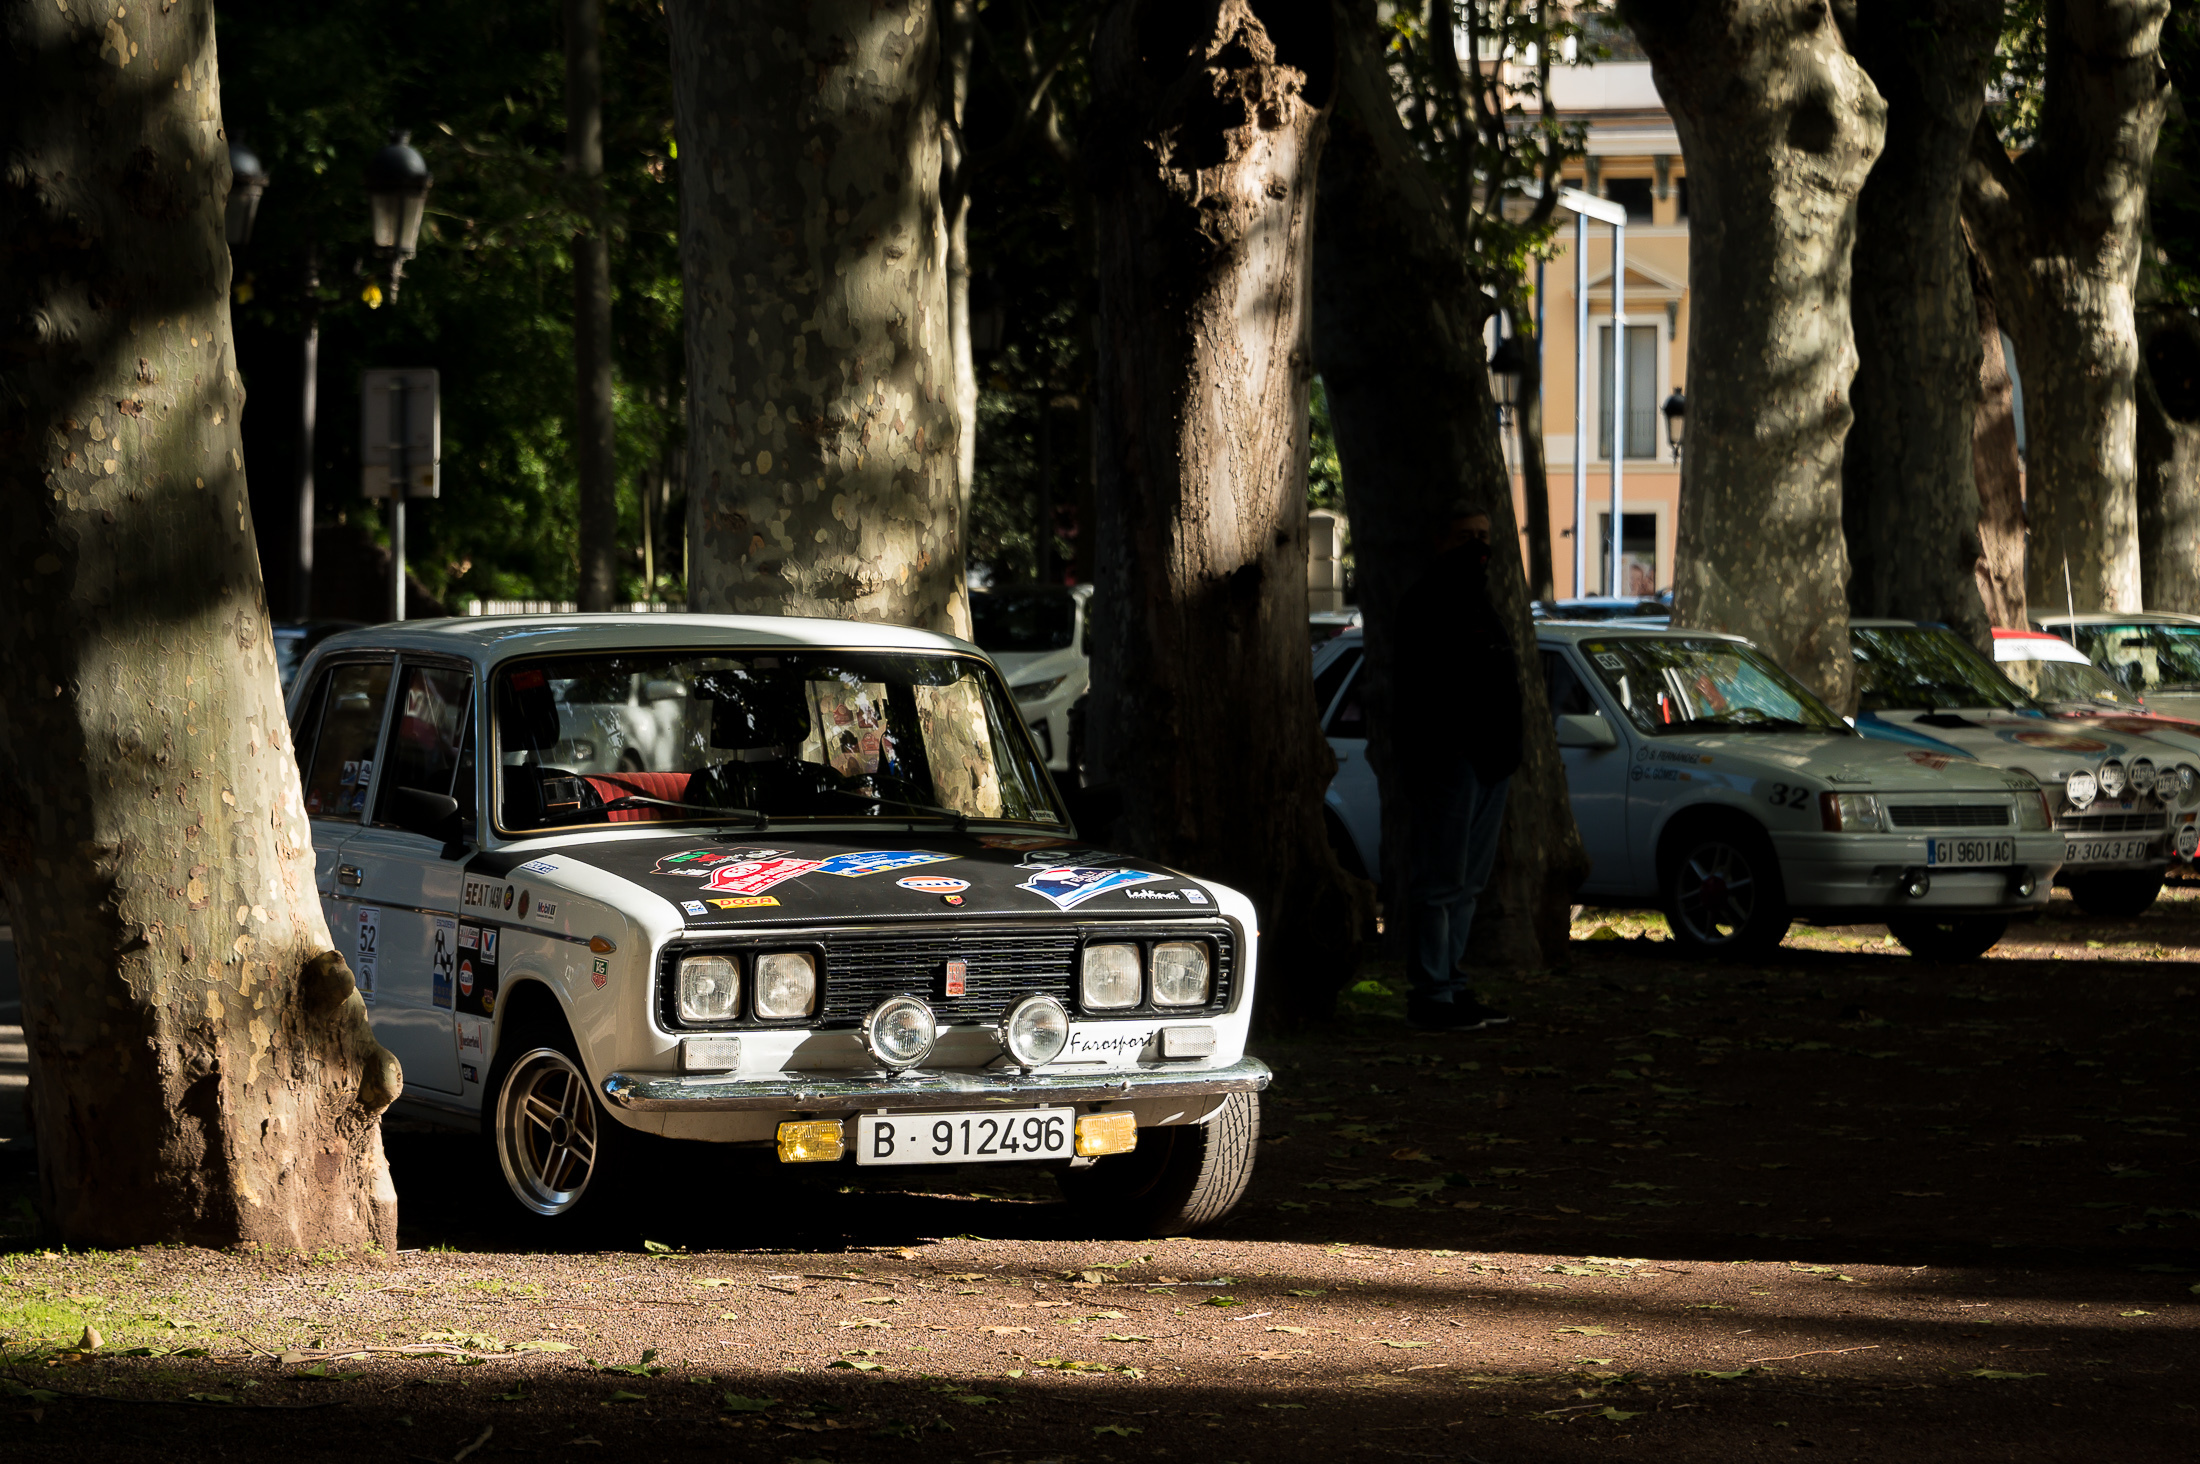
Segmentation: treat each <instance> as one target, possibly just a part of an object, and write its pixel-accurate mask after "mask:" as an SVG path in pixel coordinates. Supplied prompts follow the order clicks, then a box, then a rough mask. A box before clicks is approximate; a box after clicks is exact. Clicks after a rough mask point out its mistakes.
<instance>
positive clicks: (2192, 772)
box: [2177, 763, 2200, 808]
mask: <svg viewBox="0 0 2200 1464" xmlns="http://www.w3.org/2000/svg"><path fill="white" fill-rule="evenodd" d="M2177 801H2178V803H2180V804H2181V805H2183V806H2184V807H2186V808H2190V807H2192V806H2193V805H2194V804H2195V803H2200V768H2196V767H2194V766H2193V765H2192V764H2191V763H2179V764H2178V765H2177Z"/></svg>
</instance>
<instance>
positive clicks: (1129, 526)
mask: <svg viewBox="0 0 2200 1464" xmlns="http://www.w3.org/2000/svg"><path fill="white" fill-rule="evenodd" d="M1335 67H1336V53H1335V44H1334V41H1333V38H1332V36H1331V33H1330V22H1329V7H1328V3H1327V0H1260V3H1252V0H1118V3H1116V4H1115V5H1113V6H1111V7H1110V8H1109V10H1108V11H1107V12H1106V14H1105V16H1104V17H1103V19H1102V21H1101V23H1100V28H1099V33H1098V35H1097V37H1096V39H1095V42H1094V47H1093V69H1094V100H1093V116H1092V125H1091V127H1090V128H1089V129H1088V133H1087V135H1088V137H1089V138H1090V141H1089V142H1088V144H1087V149H1086V158H1085V161H1086V166H1087V169H1088V172H1089V176H1090V177H1091V178H1092V179H1093V183H1094V194H1095V202H1096V213H1097V217H1098V221H1099V251H1098V254H1099V267H1100V296H1099V298H1100V309H1099V318H1100V372H1099V391H1098V403H1097V408H1096V420H1097V427H1096V432H1097V436H1098V442H1097V447H1096V453H1095V465H1094V466H1095V478H1096V480H1097V481H1096V488H1095V499H1096V501H1097V505H1098V516H1099V520H1100V523H1099V529H1100V545H1099V554H1098V565H1097V570H1098V573H1097V575H1096V580H1095V583H1096V585H1097V592H1096V593H1095V595H1094V597H1093V614H1094V616H1095V633H1094V636H1093V643H1094V655H1093V693H1092V698H1091V702H1090V712H1089V718H1090V720H1089V722H1088V724H1087V729H1086V730H1087V736H1088V738H1089V739H1090V740H1089V743H1088V760H1089V765H1090V766H1091V767H1092V768H1093V770H1094V776H1095V778H1096V780H1097V781H1100V782H1103V783H1107V784H1111V785H1113V786H1115V787H1118V788H1120V789H1121V791H1122V794H1123V797H1124V811H1123V815H1122V817H1121V819H1120V820H1119V821H1118V823H1117V828H1116V833H1117V837H1118V838H1119V840H1122V841H1124V842H1127V843H1128V844H1129V846H1130V847H1132V848H1134V849H1137V850H1139V851H1141V852H1145V853H1150V854H1152V855H1153V856H1155V857H1156V858H1159V859H1163V860H1166V861H1167V862H1169V863H1171V864H1175V865H1178V866H1181V867H1183V868H1185V869H1189V870H1192V871H1195V872H1197V873H1201V874H1205V875H1210V876H1212V877H1214V878H1216V879H1220V880H1223V881H1225V882H1227V883H1229V884H1232V885H1235V886H1237V887H1238V888H1240V889H1242V890H1244V891H1245V892H1246V893H1247V894H1248V895H1249V896H1250V897H1251V898H1252V900H1253V902H1254V904H1255V905H1256V906H1257V907H1258V908H1259V910H1260V918H1261V934H1262V939H1261V961H1262V967H1261V996H1262V1002H1263V1005H1264V1018H1265V1019H1266V1020H1268V1021H1271V1022H1274V1021H1280V1022H1283V1023H1286V1024H1298V1023H1304V1022H1307V1021H1311V1020H1315V1019H1318V1018H1319V1017H1321V1016H1323V1015H1325V1014H1326V1013H1327V1012H1328V1010H1329V1008H1330V1005H1331V1003H1332V1001H1333V999H1334V997H1335V993H1336V991H1337V989H1338V988H1339V986H1340V985H1341V983H1342V982H1343V981H1344V980H1345V979H1346V978H1347V977H1348V976H1349V974H1350V971H1351V967H1352V960H1351V953H1352V945H1353V938H1354V929H1353V926H1354V920H1353V914H1352V898H1351V895H1350V892H1349V888H1348V886H1347V885H1346V883H1345V876H1344V873H1343V871H1342V869H1340V868H1339V866H1338V864H1337V861H1336V856H1335V854H1334V853H1332V852H1331V850H1330V847H1329V842H1328V839H1327V837H1326V835H1325V832H1324V829H1323V823H1322V803H1321V800H1322V791H1323V789H1324V788H1325V787H1326V785H1327V784H1328V782H1329V778H1330V775H1331V773H1332V771H1333V770H1334V766H1335V764H1334V761H1333V759H1332V758H1331V757H1330V755H1329V750H1328V747H1327V746H1326V745H1325V744H1324V743H1323V741H1322V737H1321V732H1320V729H1319V728H1318V727H1317V725H1316V723H1315V719H1314V714H1313V703H1312V700H1311V698H1309V697H1308V696H1307V685H1308V681H1309V678H1310V674H1311V673H1310V669H1309V665H1308V662H1309V656H1310V651H1309V645H1308V641H1307V635H1306V616H1307V597H1306V553H1307V536H1306V461H1307V389H1308V385H1309V383H1310V381H1311V380H1312V373H1313V363H1312V361H1311V360H1310V353H1309V351H1308V342H1307V304H1306V293H1307V287H1308V274H1309V270H1310V266H1311V259H1310V258H1309V253H1310V245H1311V242H1312V229H1313V222H1314V179H1315V170H1316V166H1317V163H1318V158H1319V153H1320V147H1321V136H1322V129H1323V123H1324V120H1325V117H1326V113H1327V110H1328V104H1329V100H1330V93H1331V91H1332V89H1333V81H1334V75H1335Z"/></svg>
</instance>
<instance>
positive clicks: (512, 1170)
mask: <svg viewBox="0 0 2200 1464" xmlns="http://www.w3.org/2000/svg"><path fill="white" fill-rule="evenodd" d="M483 1087H484V1097H483V1102H482V1108H481V1122H482V1134H483V1137H484V1138H486V1139H487V1140H488V1144H489V1150H490V1157H491V1160H492V1162H493V1163H494V1164H495V1165H496V1168H497V1170H498V1172H499V1173H500V1174H501V1175H502V1176H503V1179H504V1185H505V1191H506V1193H507V1194H508V1195H510V1197H511V1204H510V1205H509V1206H508V1207H507V1210H506V1213H507V1215H508V1217H509V1218H510V1219H511V1221H512V1223H513V1224H514V1225H515V1226H517V1227H519V1228H521V1229H523V1230H527V1231H533V1232H536V1233H550V1232H553V1231H554V1232H556V1233H558V1234H561V1235H579V1234H581V1233H583V1232H590V1233H592V1232H593V1231H594V1230H596V1229H597V1228H599V1227H600V1225H601V1224H602V1223H603V1222H604V1221H605V1219H606V1217H608V1216H609V1215H610V1214H612V1213H613V1212H614V1211H615V1210H616V1209H617V1208H618V1205H619V1199H620V1195H621V1192H622V1191H623V1190H626V1189H627V1188H628V1186H629V1183H630V1181H631V1180H632V1179H633V1178H635V1177H636V1176H635V1175H634V1174H633V1173H632V1171H634V1170H636V1169H637V1168H638V1167H639V1166H638V1165H637V1164H636V1162H635V1160H636V1150H637V1149H639V1147H640V1146H641V1143H642V1141H643V1139H644V1137H645V1136H644V1135H641V1134H638V1133H635V1132H634V1131H633V1130H632V1129H629V1128H628V1127H627V1126H626V1125H625V1124H623V1123H621V1122H619V1121H618V1119H616V1118H614V1117H613V1116H612V1115H611V1113H610V1111H609V1110H608V1109H606V1108H605V1107H604V1105H603V1100H602V1099H600V1098H598V1097H597V1096H596V1091H595V1085H594V1084H592V1083H590V1082H589V1081H588V1071H587V1069H586V1068H585V1067H584V1066H582V1064H581V1059H580V1048H579V1045H578V1044H577V1043H575V1042H574V1040H573V1034H572V1033H571V1032H569V1031H568V1030H566V1027H565V1025H564V1023H562V1022H559V1023H556V1024H554V1025H533V1026H529V1027H526V1028H523V1029H521V1030H519V1031H516V1032H509V1033H505V1034H503V1035H502V1037H501V1038H500V1040H499V1041H498V1043H497V1055H496V1059H495V1060H494V1061H493V1062H491V1063H490V1064H489V1080H488V1082H487V1083H486V1084H484V1085H483ZM627 1198H628V1199H629V1200H631V1196H630V1195H629V1196H628V1197H627ZM629 1213H631V1211H629Z"/></svg>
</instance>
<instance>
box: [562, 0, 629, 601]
mask: <svg viewBox="0 0 2200 1464" xmlns="http://www.w3.org/2000/svg"><path fill="white" fill-rule="evenodd" d="M565 161H566V167H567V168H568V169H570V170H571V171H572V174H573V178H574V185H575V186H576V187H577V188H579V189H580V203H581V209H582V212H583V215H584V217H585V219H586V221H587V222H586V226H585V227H584V228H582V229H581V230H580V232H578V233H576V234H575V235H574V236H573V374H574V377H575V392H574V396H575V412H574V419H573V428H574V430H573V448H574V454H575V457H576V458H577V462H576V467H577V468H578V469H579V472H578V477H579V480H580V541H581V542H580V549H581V563H580V586H579V593H578V594H577V595H576V596H575V600H576V602H577V603H578V604H579V606H580V608H581V609H583V610H609V609H611V608H613V605H614V603H615V602H616V601H617V599H618V593H619V455H618V433H617V424H616V423H615V421H614V420H613V411H612V390H611V241H610V238H609V237H608V234H607V230H606V223H605V209H604V188H603V0H565Z"/></svg>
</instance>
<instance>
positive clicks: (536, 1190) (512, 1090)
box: [496, 1047, 597, 1215]
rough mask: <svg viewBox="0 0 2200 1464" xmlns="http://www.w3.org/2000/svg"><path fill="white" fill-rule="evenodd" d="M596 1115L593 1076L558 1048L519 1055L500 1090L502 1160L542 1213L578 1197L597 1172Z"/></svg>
mask: <svg viewBox="0 0 2200 1464" xmlns="http://www.w3.org/2000/svg"><path fill="white" fill-rule="evenodd" d="M596 1125H597V1114H596V1102H595V1097H594V1095H593V1094H591V1093H590V1092H589V1091H588V1077H587V1075H586V1074H585V1073H583V1072H582V1071H581V1070H580V1068H579V1066H578V1065H576V1064H575V1063H574V1061H573V1059H572V1058H570V1057H568V1056H567V1055H566V1054H564V1053H563V1052H560V1051H559V1050H558V1049H557V1048H555V1047H537V1048H535V1049H533V1050H532V1051H529V1052H526V1053H523V1054H521V1056H520V1058H519V1060H518V1061H516V1062H514V1063H513V1064H512V1068H511V1071H510V1072H508V1073H506V1074H505V1076H504V1083H503V1086H502V1087H501V1088H500V1089H499V1090H498V1092H497V1117H496V1141H497V1160H498V1162H499V1163H500V1164H502V1165H503V1167H504V1179H505V1182H506V1183H507V1184H509V1185H511V1187H512V1193H513V1194H514V1195H515V1196H517V1197H518V1199H519V1202H520V1203H521V1204H523V1205H525V1206H526V1207H527V1208H528V1209H530V1210H532V1211H534V1212H535V1213H536V1214H538V1215H562V1214H564V1213H565V1212H566V1211H568V1210H570V1209H572V1208H573V1207H574V1206H575V1205H577V1204H579V1203H580V1200H581V1196H582V1195H583V1194H584V1193H585V1192H586V1191H587V1189H588V1181H589V1179H590V1177H591V1176H593V1175H594V1174H595V1172H596V1144H597V1134H596Z"/></svg>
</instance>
